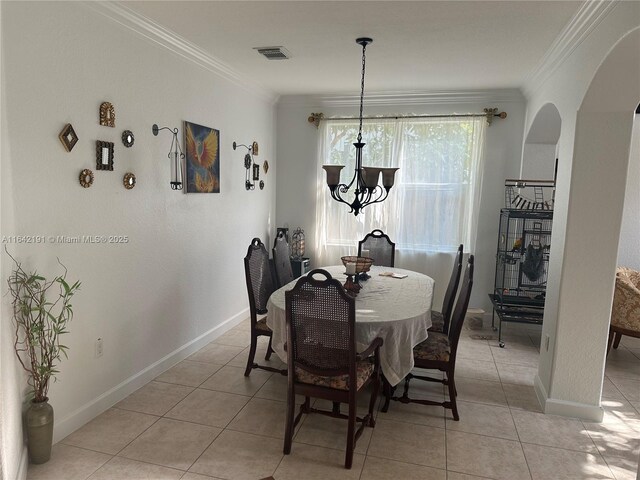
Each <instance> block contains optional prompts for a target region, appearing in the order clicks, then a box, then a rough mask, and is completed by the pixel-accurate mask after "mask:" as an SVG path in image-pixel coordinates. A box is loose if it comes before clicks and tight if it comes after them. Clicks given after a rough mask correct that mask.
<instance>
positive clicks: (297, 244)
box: [291, 227, 305, 260]
mask: <svg viewBox="0 0 640 480" xmlns="http://www.w3.org/2000/svg"><path fill="white" fill-rule="evenodd" d="M304 249H305V245H304V230H302V229H301V228H300V227H298V228H296V229H295V231H294V232H293V235H292V236H291V256H292V257H293V258H294V259H296V260H302V258H303V257H304Z"/></svg>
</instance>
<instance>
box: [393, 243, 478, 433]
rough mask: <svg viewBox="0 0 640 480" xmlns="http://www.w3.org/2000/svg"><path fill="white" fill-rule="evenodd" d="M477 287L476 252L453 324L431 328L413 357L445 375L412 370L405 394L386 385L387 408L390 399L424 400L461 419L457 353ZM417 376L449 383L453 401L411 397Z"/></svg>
mask: <svg viewBox="0 0 640 480" xmlns="http://www.w3.org/2000/svg"><path fill="white" fill-rule="evenodd" d="M472 287H473V255H470V256H469V261H468V263H467V267H466V269H465V273H464V279H463V281H462V287H461V289H460V296H459V297H458V301H457V303H456V306H455V309H454V310H453V315H452V316H451V328H450V329H449V334H448V335H446V334H444V333H438V332H429V337H428V338H427V339H426V340H425V341H424V342H422V343H419V344H418V345H416V346H415V347H414V348H413V361H414V364H415V367H416V368H423V369H427V370H440V371H441V372H444V378H433V377H428V376H424V375H414V374H412V373H409V374H408V375H407V376H406V377H405V380H404V392H403V394H402V396H401V397H392V398H390V397H391V394H392V389H385V395H386V397H387V398H386V401H385V404H384V406H383V408H382V411H383V412H386V411H387V409H388V408H389V400H397V401H399V402H402V403H420V404H422V405H440V406H442V407H444V408H449V409H451V411H452V413H453V419H454V420H456V421H458V420H460V416H459V415H458V406H457V404H456V396H457V391H456V384H455V380H454V374H455V368H456V353H457V351H458V341H459V340H460V334H461V332H462V324H463V323H464V317H465V315H466V313H467V307H468V306H469V297H470V296H471V288H472ZM414 378H417V379H419V380H426V381H428V382H439V383H442V384H444V385H447V386H448V387H449V401H446V400H445V401H443V402H435V401H433V400H426V399H417V398H410V397H409V382H410V381H411V380H412V379H414Z"/></svg>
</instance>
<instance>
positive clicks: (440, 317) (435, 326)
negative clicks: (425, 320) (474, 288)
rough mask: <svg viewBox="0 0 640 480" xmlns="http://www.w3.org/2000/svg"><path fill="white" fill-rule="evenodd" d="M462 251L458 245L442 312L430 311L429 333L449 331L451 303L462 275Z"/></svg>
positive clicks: (461, 247)
mask: <svg viewBox="0 0 640 480" xmlns="http://www.w3.org/2000/svg"><path fill="white" fill-rule="evenodd" d="M462 251H463V246H462V244H460V246H459V247H458V253H457V254H456V258H455V260H454V262H453V271H452V272H451V278H450V279H449V285H447V291H446V292H445V294H444V301H443V302H442V311H440V312H438V311H435V310H431V328H429V331H430V332H440V333H447V332H448V331H449V322H450V321H451V311H452V310H453V303H454V302H455V299H456V293H457V291H458V285H459V283H460V275H461V273H462Z"/></svg>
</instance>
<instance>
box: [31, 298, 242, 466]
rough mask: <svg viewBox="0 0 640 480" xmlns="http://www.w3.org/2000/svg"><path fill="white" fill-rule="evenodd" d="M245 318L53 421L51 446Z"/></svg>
mask: <svg viewBox="0 0 640 480" xmlns="http://www.w3.org/2000/svg"><path fill="white" fill-rule="evenodd" d="M248 316H249V309H248V308H245V309H244V310H242V311H241V312H239V313H237V314H236V315H234V316H233V317H231V318H229V319H227V320H225V321H224V322H222V323H221V324H219V325H216V326H215V327H213V328H212V329H211V330H209V331H207V332H205V333H203V334H202V335H200V336H199V337H197V338H195V339H194V340H191V341H190V342H188V343H186V344H184V345H183V346H181V347H179V348H177V349H176V350H174V351H173V352H171V353H169V354H168V355H166V356H164V357H163V358H161V359H160V360H158V361H157V362H155V363H153V364H151V365H149V366H148V367H147V368H145V369H144V370H141V371H140V372H138V373H136V374H135V375H132V376H131V377H129V378H127V379H126V380H125V381H123V382H122V383H120V384H119V385H116V386H115V387H113V388H112V389H110V390H108V391H106V392H105V393H103V394H102V395H100V396H99V397H98V398H96V399H94V400H92V401H90V402H88V403H86V404H85V405H83V406H81V407H80V408H78V409H77V410H76V411H74V412H72V413H70V414H69V415H67V416H66V417H65V418H63V419H61V420H56V422H55V426H54V430H53V441H54V443H55V442H58V441H59V440H61V439H63V438H64V437H66V436H67V435H69V434H70V433H72V432H74V431H75V430H77V429H78V428H80V427H81V426H83V425H84V424H86V423H87V422H89V421H90V420H92V419H94V418H95V417H97V416H98V415H100V414H101V413H102V412H104V411H105V410H107V409H108V408H110V407H112V406H113V405H115V404H116V403H118V402H119V401H120V400H122V399H124V398H125V397H127V396H128V395H130V394H131V393H133V392H134V391H136V390H137V389H138V388H140V387H142V386H143V385H145V384H147V383H149V382H150V381H151V380H153V379H154V378H156V377H157V376H158V375H160V374H161V373H162V372H164V371H166V370H168V369H169V368H171V367H173V366H174V365H175V364H176V363H178V362H180V361H182V360H184V359H185V358H187V357H188V356H189V355H191V354H192V353H195V352H197V351H198V350H200V349H201V348H202V347H204V346H205V345H207V344H208V343H210V342H212V341H213V340H215V339H216V338H218V337H219V336H220V335H222V334H223V333H225V332H227V331H228V330H230V329H231V328H233V327H235V326H236V325H238V324H239V323H240V322H241V321H242V320H244V319H246V318H248ZM25 471H26V470H25Z"/></svg>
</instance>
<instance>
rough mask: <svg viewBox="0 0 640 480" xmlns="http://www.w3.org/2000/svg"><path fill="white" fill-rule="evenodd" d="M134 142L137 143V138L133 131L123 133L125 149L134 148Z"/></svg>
mask: <svg viewBox="0 0 640 480" xmlns="http://www.w3.org/2000/svg"><path fill="white" fill-rule="evenodd" d="M133 142H135V138H134V136H133V132H132V131H131V130H125V131H124V132H122V144H123V145H124V146H125V147H127V148H129V147H132V146H133Z"/></svg>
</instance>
